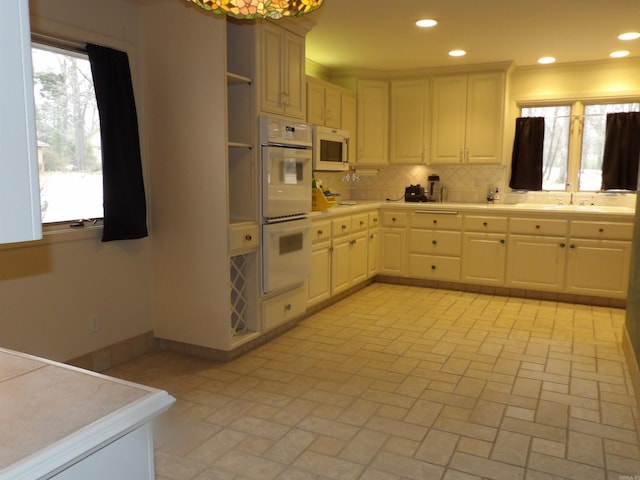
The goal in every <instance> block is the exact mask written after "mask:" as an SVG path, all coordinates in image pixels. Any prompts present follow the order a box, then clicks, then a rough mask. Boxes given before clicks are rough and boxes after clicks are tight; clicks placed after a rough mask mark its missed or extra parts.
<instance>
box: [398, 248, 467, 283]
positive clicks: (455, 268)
mask: <svg viewBox="0 0 640 480" xmlns="http://www.w3.org/2000/svg"><path fill="white" fill-rule="evenodd" d="M409 276H410V277H415V278H427V279H429V280H445V281H454V282H457V281H459V280H460V257H441V256H438V255H423V254H420V253H411V254H410V255H409Z"/></svg>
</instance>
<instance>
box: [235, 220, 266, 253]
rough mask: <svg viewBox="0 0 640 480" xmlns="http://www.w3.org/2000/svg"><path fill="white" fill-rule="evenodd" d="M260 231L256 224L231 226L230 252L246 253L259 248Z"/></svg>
mask: <svg viewBox="0 0 640 480" xmlns="http://www.w3.org/2000/svg"><path fill="white" fill-rule="evenodd" d="M259 232H260V230H259V227H258V224H256V223H240V224H235V225H234V224H232V225H229V251H230V252H231V253H238V252H246V251H249V250H254V249H256V248H258V245H259V244H260V233H259Z"/></svg>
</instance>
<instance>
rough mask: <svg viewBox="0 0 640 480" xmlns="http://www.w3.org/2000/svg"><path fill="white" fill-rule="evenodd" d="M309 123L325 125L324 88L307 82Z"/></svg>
mask: <svg viewBox="0 0 640 480" xmlns="http://www.w3.org/2000/svg"><path fill="white" fill-rule="evenodd" d="M307 122H308V123H312V124H314V125H324V86H323V85H319V84H317V83H315V82H313V81H311V80H307Z"/></svg>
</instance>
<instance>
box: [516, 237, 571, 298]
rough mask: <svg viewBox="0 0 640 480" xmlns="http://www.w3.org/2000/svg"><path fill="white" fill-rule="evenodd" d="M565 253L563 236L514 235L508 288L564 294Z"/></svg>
mask: <svg viewBox="0 0 640 480" xmlns="http://www.w3.org/2000/svg"><path fill="white" fill-rule="evenodd" d="M566 250H567V249H566V241H565V238H564V237H535V236H527V235H511V236H510V237H509V241H508V250H507V265H508V267H507V286H509V287H513V288H530V289H533V290H553V291H561V290H562V288H563V286H564V269H565V265H566Z"/></svg>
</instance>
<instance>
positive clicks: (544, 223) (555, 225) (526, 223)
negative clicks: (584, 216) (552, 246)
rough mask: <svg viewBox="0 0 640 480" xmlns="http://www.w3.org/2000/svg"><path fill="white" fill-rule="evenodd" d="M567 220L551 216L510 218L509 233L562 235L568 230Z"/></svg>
mask: <svg viewBox="0 0 640 480" xmlns="http://www.w3.org/2000/svg"><path fill="white" fill-rule="evenodd" d="M568 224H569V221H568V220H556V219H552V218H512V219H511V222H510V225H509V232H510V233H523V234H528V235H554V236H563V235H566V234H567V233H568V231H569V225H568Z"/></svg>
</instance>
